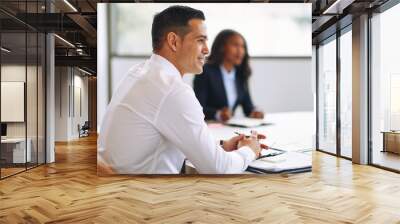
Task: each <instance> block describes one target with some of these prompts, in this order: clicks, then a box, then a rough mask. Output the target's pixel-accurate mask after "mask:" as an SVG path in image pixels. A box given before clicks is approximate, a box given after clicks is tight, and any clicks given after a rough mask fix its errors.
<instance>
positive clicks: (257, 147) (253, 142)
mask: <svg viewBox="0 0 400 224" xmlns="http://www.w3.org/2000/svg"><path fill="white" fill-rule="evenodd" d="M265 138H266V137H265V135H261V134H257V132H255V131H254V132H252V135H251V136H249V137H245V138H243V139H242V140H240V141H239V143H238V145H237V148H240V147H243V146H248V147H249V148H251V149H252V150H253V152H254V154H256V157H257V158H258V157H260V155H261V150H262V149H267V148H268V146H266V145H264V144H260V142H259V139H265Z"/></svg>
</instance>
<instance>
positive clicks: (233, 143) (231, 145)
mask: <svg viewBox="0 0 400 224" xmlns="http://www.w3.org/2000/svg"><path fill="white" fill-rule="evenodd" d="M244 138H245V136H244V135H243V134H241V135H238V136H235V137H232V138H231V139H229V140H226V141H224V143H223V144H222V148H223V149H224V150H225V151H227V152H231V151H234V150H236V149H238V143H239V141H241V140H242V139H244Z"/></svg>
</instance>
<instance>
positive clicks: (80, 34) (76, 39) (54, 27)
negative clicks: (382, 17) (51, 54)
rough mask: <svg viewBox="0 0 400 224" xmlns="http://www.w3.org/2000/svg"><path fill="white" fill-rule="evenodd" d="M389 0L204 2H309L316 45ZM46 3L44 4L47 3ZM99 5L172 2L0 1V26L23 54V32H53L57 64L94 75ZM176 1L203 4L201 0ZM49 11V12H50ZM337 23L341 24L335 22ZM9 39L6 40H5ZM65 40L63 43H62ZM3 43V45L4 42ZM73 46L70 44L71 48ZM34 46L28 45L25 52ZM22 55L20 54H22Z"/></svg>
mask: <svg viewBox="0 0 400 224" xmlns="http://www.w3.org/2000/svg"><path fill="white" fill-rule="evenodd" d="M387 1H388V0H288V1H285V0H251V1H240V0H238V1H232V0H231V1H220V0H214V1H213V0H208V1H207V2H253V3H258V2H268V3H311V4H312V13H313V16H312V23H313V24H312V37H313V43H314V44H316V43H319V42H320V41H321V40H323V39H324V38H327V37H328V36H330V35H332V34H333V33H335V32H336V30H337V29H338V28H340V27H344V26H346V25H348V24H350V23H351V20H352V17H354V16H357V15H359V14H360V13H363V12H365V11H367V10H372V9H374V8H376V7H378V6H380V5H382V4H383V3H385V2H387ZM46 2H47V4H46ZM100 2H172V1H170V0H156V1H150V0H144V1H138V0H136V1H134V0H114V1H113V0H47V1H46V0H1V2H0V25H1V30H2V32H3V33H6V34H5V35H3V38H5V40H4V41H7V42H13V44H12V45H10V46H9V47H12V48H15V49H16V50H15V54H18V49H20V51H23V50H24V48H23V47H21V46H24V43H25V39H24V38H22V37H23V34H20V33H21V32H22V31H25V29H26V28H27V29H28V30H30V31H39V32H54V33H56V34H57V35H58V36H59V37H60V38H58V37H57V38H55V44H56V51H55V52H56V65H70V66H80V67H82V68H87V69H88V70H90V71H92V72H93V73H95V72H96V57H97V55H96V54H97V51H96V49H97V47H96V45H97V31H96V30H97V11H96V10H97V3H100ZM179 2H204V1H202V0H197V1H196V0H195V1H193V0H191V1H179ZM50 12H51V13H50ZM338 21H340V22H338ZM7 39H8V40H7ZM63 40H66V41H67V42H68V43H67V42H66V41H63ZM4 41H3V42H2V43H5V42H4ZM71 44H72V45H71ZM31 46H32V47H34V45H33V44H28V52H31V51H33V50H32V49H30V48H31ZM21 53H23V52H21Z"/></svg>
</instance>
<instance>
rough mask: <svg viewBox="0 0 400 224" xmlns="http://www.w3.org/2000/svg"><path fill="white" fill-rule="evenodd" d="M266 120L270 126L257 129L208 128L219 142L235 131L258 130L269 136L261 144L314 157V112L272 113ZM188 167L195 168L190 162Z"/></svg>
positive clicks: (217, 125) (210, 124) (216, 126)
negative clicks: (312, 152) (305, 153)
mask: <svg viewBox="0 0 400 224" xmlns="http://www.w3.org/2000/svg"><path fill="white" fill-rule="evenodd" d="M264 120H265V122H266V123H269V124H268V125H264V126H259V127H255V128H241V127H232V126H226V125H223V124H219V123H209V124H208V127H209V128H210V131H211V133H212V135H213V136H214V138H215V139H216V140H217V141H218V140H220V139H229V138H231V137H233V136H234V135H235V131H236V132H239V133H244V134H250V131H251V130H256V131H257V132H258V133H262V134H265V135H266V136H267V139H265V140H261V142H262V143H264V144H266V145H268V146H270V147H273V148H278V149H282V150H285V151H298V152H304V151H306V152H307V151H310V152H309V153H307V154H309V155H310V156H312V155H311V150H312V149H313V148H314V145H315V144H314V138H315V115H314V112H285V113H271V114H266V115H265V119H264ZM187 165H188V166H189V167H193V165H192V164H190V162H189V163H187ZM245 173H247V172H245Z"/></svg>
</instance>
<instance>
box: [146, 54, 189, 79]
mask: <svg viewBox="0 0 400 224" xmlns="http://www.w3.org/2000/svg"><path fill="white" fill-rule="evenodd" d="M150 63H156V64H158V65H159V66H160V67H161V69H162V70H163V72H164V73H165V74H167V75H172V76H178V77H179V78H182V76H181V73H180V72H179V71H178V69H177V68H176V67H175V65H173V64H172V63H171V62H170V61H168V60H167V59H166V58H164V57H163V56H161V55H158V54H152V55H151V57H150Z"/></svg>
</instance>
